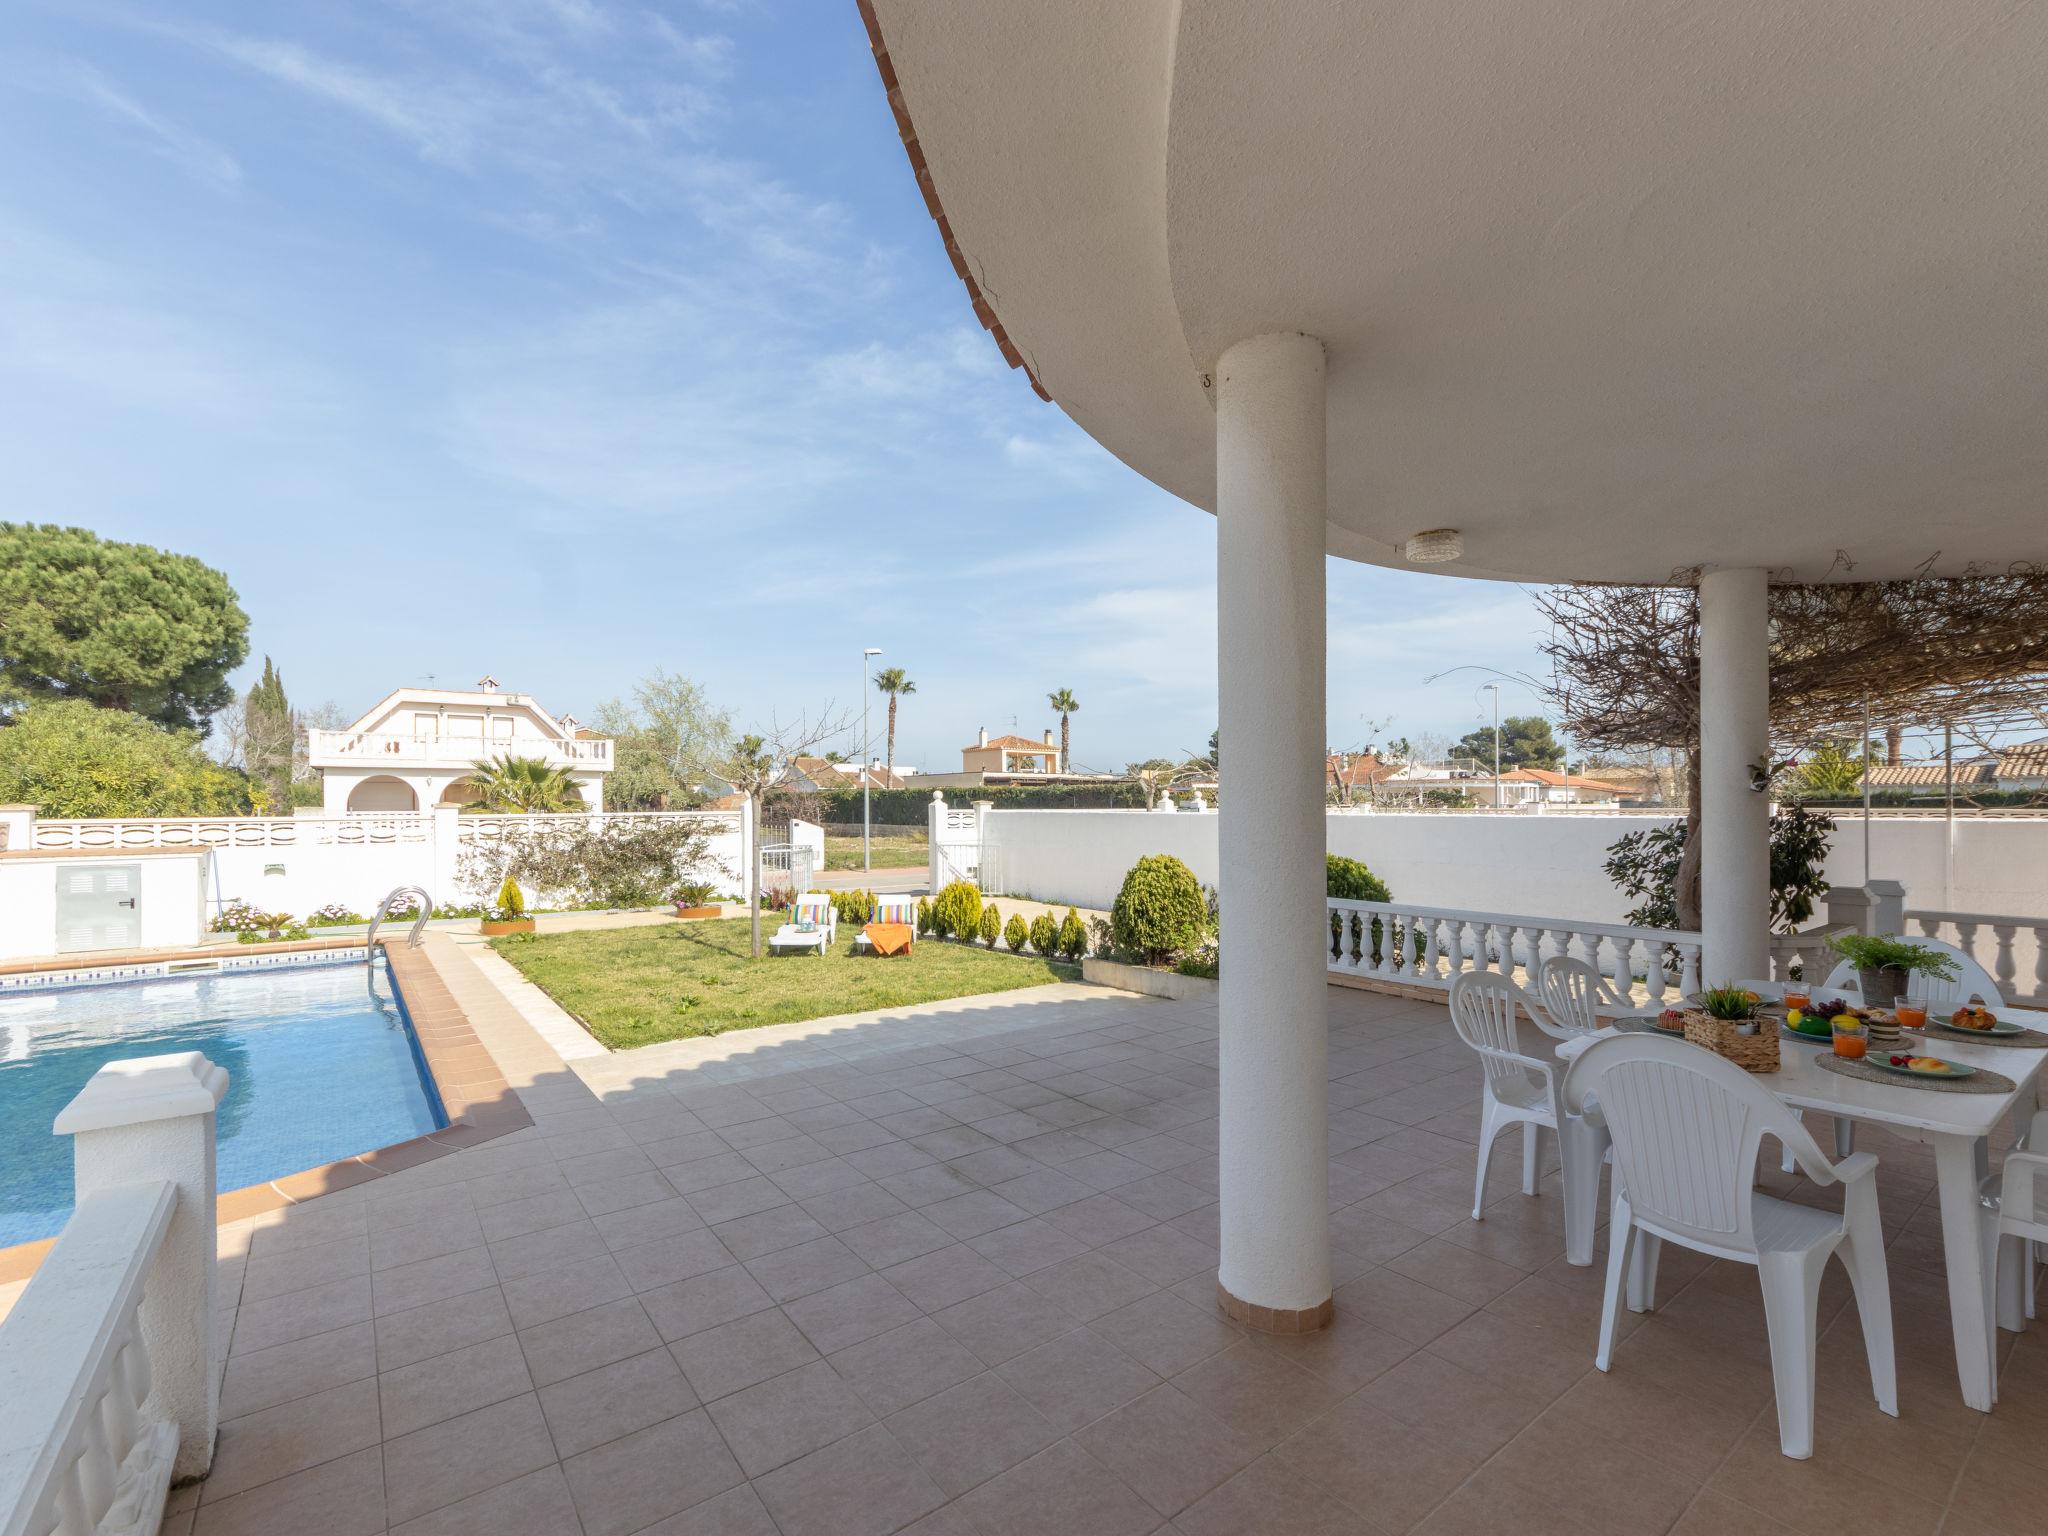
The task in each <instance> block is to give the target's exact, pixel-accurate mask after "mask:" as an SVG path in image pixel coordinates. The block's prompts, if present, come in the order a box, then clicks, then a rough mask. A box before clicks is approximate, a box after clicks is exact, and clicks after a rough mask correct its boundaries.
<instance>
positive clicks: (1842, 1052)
mask: <svg viewBox="0 0 2048 1536" xmlns="http://www.w3.org/2000/svg"><path fill="white" fill-rule="evenodd" d="M1866 1046H1867V1042H1866V1041H1865V1040H1864V1038H1863V1026H1862V1025H1860V1024H1859V1025H1857V1026H1856V1027H1855V1028H1853V1029H1847V1028H1844V1027H1843V1026H1842V1025H1840V1024H1837V1025H1836V1026H1835V1054H1836V1055H1837V1056H1845V1057H1847V1058H1848V1059H1849V1060H1850V1061H1856V1060H1858V1059H1860V1058H1861V1057H1862V1055H1863V1052H1864V1050H1865V1048H1866Z"/></svg>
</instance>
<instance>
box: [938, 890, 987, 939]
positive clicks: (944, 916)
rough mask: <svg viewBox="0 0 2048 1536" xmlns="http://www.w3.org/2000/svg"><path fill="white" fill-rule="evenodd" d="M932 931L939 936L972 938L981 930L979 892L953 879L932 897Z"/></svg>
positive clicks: (943, 937)
mask: <svg viewBox="0 0 2048 1536" xmlns="http://www.w3.org/2000/svg"><path fill="white" fill-rule="evenodd" d="M932 932H934V933H936V934H937V935H938V936H939V937H940V938H942V939H945V938H959V939H972V938H973V937H974V936H975V935H976V934H978V933H980V932H981V892H979V891H977V890H976V889H975V888H974V887H973V886H972V885H970V884H969V883H968V882H967V881H965V880H955V881H954V882H953V883H952V884H951V885H949V886H947V887H946V888H945V889H944V890H942V891H940V892H939V894H938V895H937V896H935V897H933V898H932Z"/></svg>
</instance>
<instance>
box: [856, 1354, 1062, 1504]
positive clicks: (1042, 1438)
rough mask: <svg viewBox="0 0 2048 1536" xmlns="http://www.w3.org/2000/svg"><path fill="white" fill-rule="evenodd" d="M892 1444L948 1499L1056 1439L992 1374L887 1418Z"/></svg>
mask: <svg viewBox="0 0 2048 1536" xmlns="http://www.w3.org/2000/svg"><path fill="white" fill-rule="evenodd" d="M886 1422H887V1424H888V1428H889V1433H890V1434H891V1435H893V1436H894V1437H895V1439H896V1443H897V1444H899V1445H901V1446H902V1447H903V1448H904V1449H905V1450H907V1451H909V1452H910V1454H911V1455H912V1456H914V1457H916V1458H917V1462H918V1465H919V1466H921V1467H923V1468H924V1470H925V1472H926V1473H927V1474H928V1475H929V1476H930V1477H931V1479H932V1481H933V1482H935V1483H937V1484H938V1485H939V1487H940V1488H941V1489H943V1490H944V1491H945V1492H946V1494H947V1495H948V1496H949V1497H958V1496H959V1495H960V1494H963V1493H965V1492H966V1491H967V1490H968V1489H970V1488H973V1487H976V1486H977V1485H979V1484H981V1483H985V1482H987V1481H988V1480H989V1479H990V1478H992V1477H994V1476H995V1475H996V1474H997V1473H999V1472H1006V1471H1008V1470H1009V1469H1010V1468H1011V1467H1014V1466H1015V1465H1016V1464H1017V1463H1018V1462H1020V1461H1023V1460H1025V1459H1026V1458H1028V1457H1030V1456H1033V1455H1035V1454H1037V1453H1038V1452H1039V1451H1042V1450H1044V1449H1045V1447H1046V1446H1048V1445H1050V1444H1052V1442H1053V1441H1055V1440H1057V1439H1058V1438H1059V1437H1060V1435H1059V1431H1058V1430H1057V1429H1055V1428H1054V1427H1053V1426H1052V1425H1051V1424H1049V1423H1047V1422H1046V1421H1045V1419H1044V1418H1042V1417H1041V1416H1040V1415H1039V1414H1038V1412H1037V1411H1036V1410H1035V1409H1033V1408H1032V1406H1031V1404H1030V1402H1029V1401H1028V1400H1027V1399H1025V1398H1024V1397H1023V1396H1021V1395H1020V1394H1019V1393H1018V1392H1017V1391H1016V1390H1015V1389H1014V1388H1012V1387H1011V1386H1010V1384H1009V1383H1008V1382H1006V1381H1004V1380H1003V1379H1002V1378H1001V1377H1000V1376H998V1375H996V1374H995V1373H994V1372H993V1371H987V1372H984V1373H983V1374H981V1375H979V1376H976V1377H974V1378H973V1379H972V1380H970V1381H964V1382H962V1383H961V1384H960V1385H959V1386H957V1387H949V1388H947V1389H946V1390H945V1391H944V1392H941V1393H939V1394H938V1395H937V1396H935V1397H929V1398H926V1399H925V1400H924V1401H923V1402H921V1403H918V1404H915V1405H914V1406H912V1407H909V1408H906V1409H904V1410H902V1411H901V1412H900V1413H896V1414H893V1415H892V1416H891V1417H890V1418H889V1419H888V1420H887V1421H886Z"/></svg>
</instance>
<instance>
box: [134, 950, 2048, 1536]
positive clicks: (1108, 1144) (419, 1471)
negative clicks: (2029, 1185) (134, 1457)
mask: <svg viewBox="0 0 2048 1536" xmlns="http://www.w3.org/2000/svg"><path fill="white" fill-rule="evenodd" d="M440 963H441V964H443V965H444V967H445V966H448V965H451V964H453V965H466V964H467V962H466V961H463V960H461V958H460V957H459V956H453V958H452V959H451V958H450V955H449V954H448V953H444V954H443V955H442V957H441V960H440ZM472 979H474V978H472ZM451 986H453V987H454V988H455V990H456V991H457V993H458V995H461V994H462V993H463V992H464V991H465V990H466V989H467V983H464V982H460V980H459V978H456V977H453V976H451ZM1329 1013H1330V1030H1331V1053H1330V1077H1331V1082H1330V1099H1331V1105H1332V1109H1333V1116H1332V1121H1331V1130H1332V1145H1331V1150H1332V1153H1333V1154H1334V1155H1333V1158H1332V1162H1331V1201H1332V1205H1333V1207H1334V1209H1335V1216H1334V1231H1335V1237H1336V1243H1337V1253H1336V1259H1337V1267H1338V1278H1339V1280H1340V1282H1341V1284H1340V1288H1339V1290H1338V1292H1337V1322H1336V1325H1335V1327H1334V1328H1332V1329H1331V1330H1329V1331H1328V1332H1326V1333H1322V1334H1317V1335H1314V1336H1312V1337H1308V1338H1297V1339H1286V1340H1276V1339H1272V1338H1266V1337H1255V1336H1248V1335H1246V1334H1243V1333H1240V1332H1238V1331H1237V1330H1235V1329H1233V1328H1232V1327H1230V1326H1228V1325H1227V1324H1226V1323H1225V1322H1223V1321H1222V1320H1221V1319H1220V1317H1219V1316H1218V1314H1217V1312H1216V1309H1215V1304H1214V1284H1215V1281H1214V1272H1215V1265H1216V1246H1215V1245H1216V1207H1215V1204H1214V1199H1215V1190H1216V1169H1215V1166H1214V1157H1215V1151H1214V1149H1215V1141H1216V1124H1215V1112H1216V1106H1215V1094H1216V1081H1215V1079H1216V1073H1215V1061H1216V1024H1215V1017H1214V1012H1213V1009H1209V1008H1205V1007H1204V1006H1202V1005H1199V1004H1185V1003H1166V1002H1158V1001H1153V1000H1147V999H1137V998H1132V997H1128V996H1125V995H1123V994H1117V993H1106V992H1103V991H1100V990H1095V989H1087V988H1081V987H1054V988H1046V989H1042V990H1040V991H1037V992H1031V993H1013V994H1009V995H1006V996H1004V997H1001V998H998V999H990V1000H988V1001H987V1002H986V1003H981V1002H976V1001H973V1000H967V1001H964V1002H956V1003H949V1004H939V1005H931V1006H927V1007H925V1008H921V1009H916V1010H905V1011H903V1013H901V1014H899V1015H891V1016H888V1017H887V1018H885V1019H869V1020H866V1021H840V1022H839V1023H837V1024H835V1025H834V1026H832V1027H830V1028H827V1029H823V1030H820V1029H819V1028H818V1027H816V1026H793V1027H791V1028H789V1029H784V1030H773V1031H761V1032H758V1033H757V1034H755V1035H752V1036H747V1035H739V1036H728V1037H725V1038H724V1039H723V1040H720V1041H714V1042H707V1043H705V1044H704V1045H702V1046H682V1047H664V1048H660V1049H659V1050H658V1051H655V1052H649V1053H640V1055H638V1056H635V1057H611V1058H606V1059H603V1060H599V1061H591V1062H579V1063H578V1064H577V1070H578V1072H579V1073H581V1074H583V1076H579V1075H575V1074H572V1073H571V1072H569V1071H568V1070H566V1069H561V1070H553V1071H541V1072H538V1073H535V1072H532V1071H527V1072H526V1073H525V1074H524V1077H522V1076H521V1075H520V1074H519V1073H518V1072H516V1071H515V1070H513V1069H508V1071H507V1076H508V1077H510V1078H512V1079H513V1080H514V1081H515V1082H520V1081H524V1080H526V1079H527V1078H536V1077H537V1079H538V1080H537V1081H535V1083H534V1086H533V1087H531V1088H529V1089H524V1090H523V1091H522V1096H523V1097H524V1099H525V1101H526V1103H527V1106H528V1108H529V1109H530V1110H531V1112H532V1114H533V1116H534V1119H535V1121H536V1122H537V1123H536V1124H535V1126H534V1127H533V1128H531V1129H529V1130H525V1131H520V1132H517V1133H515V1134H514V1135H513V1136H510V1137H506V1138H503V1139H501V1140H499V1141H497V1142H494V1143H492V1144H491V1145H489V1146H486V1147H481V1148H477V1149H473V1150H467V1151H463V1152H461V1153H458V1154H456V1155H454V1156H452V1157H448V1158H444V1159H442V1160H441V1161H439V1162H437V1163H434V1164H432V1165H429V1166H427V1167H422V1168H419V1169H414V1170H411V1171H408V1172H405V1173H400V1174H397V1175H394V1176H392V1177H390V1178H386V1179H381V1180H379V1181H377V1182H376V1183H375V1184H374V1185H369V1186H364V1187H362V1188H359V1189H353V1190H349V1191H345V1192H343V1193H340V1194H336V1195H332V1196H326V1197H323V1198H320V1199H317V1200H313V1201H310V1202H307V1203H306V1204H303V1205H300V1206H297V1207H295V1208H293V1209H291V1210H289V1211H285V1212H279V1213H273V1214H272V1215H269V1216H266V1217H262V1218H257V1219H256V1220H255V1221H254V1222H252V1223H245V1224H243V1225H242V1226H240V1227H238V1228H231V1229H226V1230H225V1231H224V1234H223V1236H224V1240H225V1244H226V1251H227V1252H229V1253H234V1254H243V1253H245V1254H246V1260H240V1259H237V1260H233V1261H231V1262H230V1263H229V1264H228V1265H227V1266H226V1268H227V1269H228V1271H229V1279H230V1282H231V1288H233V1287H236V1286H238V1287H239V1308H238V1311H237V1313H236V1316H235V1321H234V1325H233V1335H232V1341H231V1346H230V1349H231V1352H230V1354H229V1356H228V1359H227V1366H226V1377H225V1388H224V1399H223V1405H222V1412H223V1417H224V1419H225V1423H224V1425H223V1428H222V1431H221V1437H220V1446H219V1454H218V1457H217V1460H216V1462H215V1466H214V1471H213V1474H212V1476H211V1478H210V1479H209V1480H208V1481H207V1482H206V1483H205V1484H204V1485H202V1486H201V1487H200V1488H198V1489H196V1490H186V1491H184V1492H182V1493H180V1494H178V1495H176V1496H174V1500H173V1504H172V1508H173V1510H174V1511H175V1513H174V1514H173V1516H172V1517H171V1520H170V1522H169V1524H168V1525H167V1527H166V1529H167V1530H168V1531H170V1532H171V1533H172V1536H184V1533H186V1532H189V1531H196V1532H199V1533H203V1536H216V1533H235V1536H265V1533H284V1532H292V1533H301V1532H318V1533H324V1536H352V1533H359V1532H360V1533H370V1532H380V1531H385V1530H387V1529H388V1530H390V1531H394V1532H404V1533H406V1536H428V1533H433V1536H453V1533H473V1536H520V1533H537V1536H557V1533H576V1532H578V1531H581V1532H585V1533H588V1536H633V1533H639V1532H647V1533H650V1536H652V1533H659V1536H713V1533H716V1536H757V1533H758V1536H883V1533H887V1532H894V1531H898V1530H909V1531H914V1532H916V1533H918V1536H1122V1533H1129V1536H1145V1533H1154V1532H1164V1533H1177V1536H1237V1533H1252V1532H1271V1533H1318V1536H1321V1533H1336V1532H1360V1533H1375V1532H1402V1531H1410V1530H1415V1531H1421V1532H1427V1533H1431V1536H1448V1533H1453V1532H1465V1531H1484V1532H1487V1533H1489V1536H1496V1533H1502V1532H1513V1533H1535V1536H1545V1533H1551V1532H1559V1533H1562V1532H1585V1531H1597V1532H1629V1533H1635V1532H1662V1531H1682V1532H1686V1533H1764V1532H1778V1531H1781V1530H1793V1531H1808V1532H1830V1533H1832V1532H1851V1531H1853V1532H1856V1533H1859V1536H1881V1533H1891V1532H1900V1533H1920V1536H1926V1533H1934V1532H1945V1533H1946V1536H1982V1533H1985V1532H1993V1531H1998V1532H2020V1531H2028V1532H2040V1531H2042V1530H2044V1529H2048V1460H2044V1458H2043V1457H2042V1455H2041V1447H2042V1445H2043V1444H2048V1348H2044V1347H2043V1336H2042V1335H2041V1334H2040V1333H2039V1332H2038V1331H2037V1332H2036V1333H2034V1334H2031V1335H2029V1336H2027V1337H2025V1338H2024V1339H2023V1340H2022V1341H2020V1343H2019V1344H2018V1345H2017V1346H2016V1347H2012V1348H2011V1349H2010V1354H2009V1358H2008V1360H2007V1362H2006V1370H2005V1375H2004V1378H2003V1382H2002V1388H2003V1400H2002V1402H2001V1405H2000V1407H1999V1409H1998V1412H1997V1413H1996V1414H1995V1415H1993V1416H1990V1417H1985V1416H1981V1415H1978V1414H1975V1413H1972V1412H1970V1411H1969V1410H1967V1409H1965V1408H1964V1407H1963V1405H1962V1403H1961V1401H1960V1399H1959V1397H1958V1396H1957V1392H1956V1386H1955V1380H1954V1373H1953V1368H1952V1366H1951V1365H1950V1363H1949V1359H1948V1349H1949V1342H1948V1337H1949V1336H1948V1324H1947V1321H1946V1317H1945V1312H1944V1303H1943V1300H1942V1287H1941V1282H1940V1277H1939V1270H1938V1264H1939V1253H1940V1246H1939V1241H1938V1237H1937V1235H1936V1229H1935V1225H1934V1214H1933V1210H1932V1207H1931V1206H1930V1205H1927V1204H1925V1202H1926V1200H1927V1199H1928V1198H1929V1196H1930V1194H1931V1188H1932V1181H1931V1179H1930V1177H1929V1176H1928V1173H1927V1169H1926V1166H1925V1160H1924V1158H1922V1157H1921V1156H1920V1155H1919V1153H1918V1149H1914V1148H1909V1147H1906V1146H1904V1145H1902V1144H1900V1143H1897V1142H1893V1141H1890V1140H1887V1139H1883V1138H1873V1140H1872V1145H1873V1147H1874V1150H1876V1151H1878V1153H1879V1154H1880V1156H1881V1157H1882V1158H1883V1160H1884V1162H1883V1173H1882V1175H1881V1177H1882V1187H1883V1200H1884V1211H1885V1219H1886V1222H1887V1224H1888V1227H1889V1229H1890V1230H1891V1231H1892V1232H1893V1233H1895V1234H1896V1242H1895V1244H1894V1246H1893V1249H1892V1265H1893V1268H1892V1289H1893V1295H1894V1298H1895V1303H1896V1309H1897V1315H1898V1320H1899V1325H1900V1351H1901V1356H1902V1358H1901V1376H1902V1380H1901V1392H1900V1396H1901V1400H1902V1403H1903V1407H1904V1417H1903V1418H1902V1419H1900V1420H1897V1421H1894V1420H1891V1419H1887V1418H1885V1417H1884V1416H1882V1415H1881V1414H1879V1413H1878V1412H1877V1411H1876V1410H1875V1408H1874V1406H1873V1405H1872V1404H1871V1403H1870V1401H1869V1396H1868V1391H1867V1387H1866V1383H1865V1378H1864V1376H1863V1374H1862V1373H1863V1365H1862V1355H1861V1346H1860V1343H1859V1339H1858V1335H1857V1331H1856V1323H1855V1319H1854V1317H1853V1315H1852V1313H1853V1309H1849V1310H1847V1311H1845V1301H1846V1287H1845V1286H1844V1285H1843V1284H1841V1283H1840V1280H1839V1271H1838V1270H1836V1271H1834V1272H1833V1274H1832V1276H1831V1279H1830V1282H1829V1285H1828V1287H1827V1290H1826V1292H1825V1293H1824V1298H1823V1308H1824V1314H1825V1316H1826V1317H1827V1318H1828V1319H1830V1320H1831V1321H1830V1322H1829V1325H1828V1326H1827V1330H1826V1333H1825V1335H1824V1337H1823V1339H1822V1342H1821V1347H1820V1359H1821V1375H1822V1379H1823V1388H1822V1401H1821V1408H1820V1430H1819V1450H1818V1454H1817V1455H1816V1456H1815V1458H1814V1459H1813V1460H1812V1461H1810V1462H1806V1463H1794V1462H1789V1461H1786V1460H1784V1459H1783V1458H1782V1457H1780V1456H1779V1455H1778V1452H1777V1443H1776V1429H1775V1424H1774V1420H1773V1415H1772V1408H1771V1392H1770V1376H1769V1368H1768V1364H1767V1355H1766V1352H1765V1342H1764V1333H1763V1322H1762V1312H1761V1307H1760V1304H1759V1303H1758V1301H1757V1298H1756V1293H1755V1283H1754V1280H1753V1278H1752V1274H1751V1272H1749V1271H1746V1270H1740V1269H1737V1268H1734V1267H1731V1266H1722V1265H1707V1264H1703V1263H1700V1262H1688V1256H1687V1255H1685V1254H1682V1253H1679V1252H1676V1251H1673V1252H1670V1253H1669V1255H1668V1256H1667V1258H1666V1261H1665V1275H1664V1290H1663V1295H1662V1298H1661V1300H1662V1306H1661V1309H1660V1310H1659V1311H1658V1312H1657V1313H1656V1314H1655V1315H1653V1316H1650V1317H1647V1318H1631V1319H1629V1325H1630V1326H1629V1329H1628V1334H1627V1338H1626V1340H1625V1342H1624V1343H1623V1344H1622V1345H1621V1346H1620V1347H1619V1349H1618V1351H1617V1359H1616V1367H1615V1370H1614V1372H1613V1373H1612V1374H1611V1375H1605V1376H1603V1375H1601V1374H1599V1373H1597V1372H1595V1371H1593V1370H1592V1355H1593V1333H1594V1323H1595V1318H1596V1315H1597V1304H1598V1303H1597V1288H1596V1287H1597V1279H1596V1276H1597V1271H1595V1270H1581V1269H1572V1268H1570V1267H1568V1266H1567V1265H1566V1264H1565V1263H1564V1261H1563V1257H1562V1237H1561V1226H1560V1220H1559V1216H1560V1211H1559V1199H1558V1196H1557V1194H1556V1188H1555V1182H1554V1178H1553V1179H1552V1180H1551V1181H1548V1182H1547V1183H1546V1188H1545V1193H1544V1195H1543V1196H1542V1197H1540V1198H1538V1199H1534V1200H1529V1199H1525V1198H1524V1197H1523V1196H1522V1195H1521V1194H1520V1193H1519V1189H1518V1184H1519V1178H1520V1167H1519V1161H1518V1151H1517V1143H1516V1142H1515V1141H1514V1140H1513V1139H1512V1138H1505V1139H1503V1141H1502V1143H1501V1149H1500V1151H1501V1155H1500V1156H1499V1157H1498V1158H1497V1160H1496V1182H1495V1186H1494V1189H1493V1192H1492V1203H1491V1204H1490V1206H1489V1208H1488V1214H1487V1219H1486V1220H1485V1221H1484V1222H1482V1223H1475V1222H1473V1221H1471V1220H1470V1219H1469V1200H1470V1181H1471V1168H1472V1161H1471V1159H1472V1137H1473V1135H1474V1133H1475V1129H1476V1125H1477V1108H1476V1104H1477V1099H1476V1085H1477V1073H1476V1071H1475V1069H1474V1067H1473V1065H1472V1062H1471V1060H1470V1058H1469V1057H1468V1056H1467V1055H1465V1054H1464V1052H1463V1051H1462V1050H1461V1048H1459V1047H1458V1046H1457V1045H1456V1044H1455V1043H1454V1042H1453V1041H1452V1039H1451V1037H1450V1034H1449V1030H1448V1026H1447V1024H1446V1022H1445V1020H1444V1016H1443V1010H1442V1008H1441V1005H1437V1004H1427V1003H1412V1002H1406V1001H1402V1000H1399V999H1392V998H1385V997H1379V996H1375V995H1370V994H1365V993H1360V992H1354V991H1344V990H1337V989H1332V990H1331V992H1330V993H1329ZM484 1033H485V1037H486V1040H487V1042H488V1041H490V1040H491V1038H492V1036H491V1033H490V1032H489V1031H484ZM533 1045H534V1041H533V1040H532V1039H525V1040H523V1041H522V1042H520V1043H519V1045H518V1049H519V1050H520V1051H522V1052H524V1053H525V1055H524V1058H523V1059H524V1062H525V1065H526V1066H528V1067H531V1065H532V1063H533V1061H534V1059H535V1057H534V1055H533ZM693 1063H694V1064H693ZM586 1078H587V1080H588V1081H587V1082H586ZM2008 1339H2009V1336H2008Z"/></svg>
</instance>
